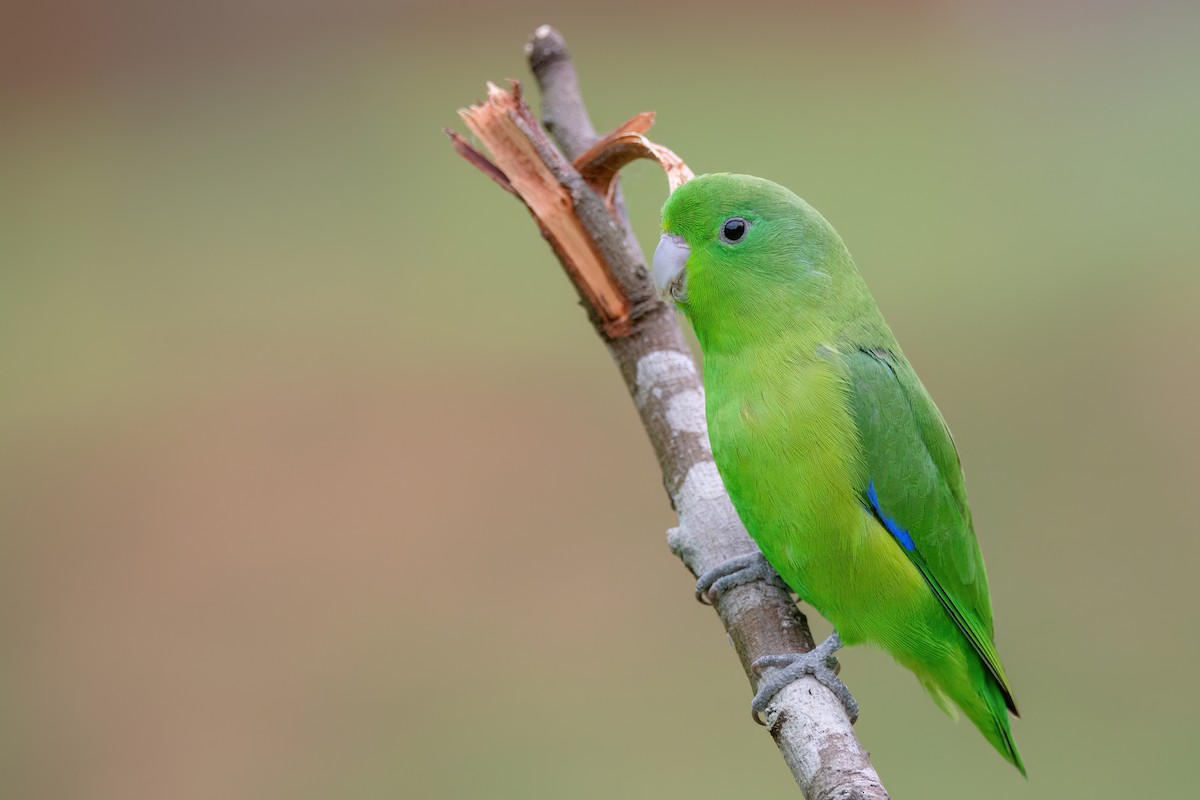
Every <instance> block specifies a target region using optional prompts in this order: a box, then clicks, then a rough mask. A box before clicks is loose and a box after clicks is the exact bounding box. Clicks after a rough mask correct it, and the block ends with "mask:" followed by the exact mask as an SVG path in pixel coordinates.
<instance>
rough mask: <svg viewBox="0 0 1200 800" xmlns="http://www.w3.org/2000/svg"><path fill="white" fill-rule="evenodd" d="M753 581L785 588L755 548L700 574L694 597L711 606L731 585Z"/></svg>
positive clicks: (780, 579) (772, 568) (781, 580)
mask: <svg viewBox="0 0 1200 800" xmlns="http://www.w3.org/2000/svg"><path fill="white" fill-rule="evenodd" d="M754 581H766V582H768V583H774V584H776V585H778V586H781V587H783V588H784V589H787V585H786V584H785V583H784V582H783V579H782V578H780V577H779V573H777V572H776V571H775V568H774V567H772V566H771V565H770V564H769V563H767V559H766V557H765V556H763V554H762V553H760V552H758V551H757V550H755V551H754V552H753V553H750V554H749V555H744V556H738V557H737V558H731V559H729V560H728V561H726V562H724V563H723V564H719V565H717V566H716V567H713V568H712V569H710V570H709V571H708V572H706V573H704V574H703V575H701V576H700V580H698V581H696V599H697V600H699V601H700V602H701V603H703V604H704V605H706V606H711V605H712V604H713V602H714V601H715V600H716V599H717V598H718V597H720V596H721V595H723V594H725V592H727V591H729V590H730V589H732V588H733V587H735V586H743V585H745V584H747V583H753V582H754Z"/></svg>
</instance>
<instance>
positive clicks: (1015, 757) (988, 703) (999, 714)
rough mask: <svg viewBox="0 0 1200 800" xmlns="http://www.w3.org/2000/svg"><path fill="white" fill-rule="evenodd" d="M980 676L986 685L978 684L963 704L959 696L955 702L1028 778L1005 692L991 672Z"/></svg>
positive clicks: (1001, 752) (1001, 753) (1008, 760)
mask: <svg viewBox="0 0 1200 800" xmlns="http://www.w3.org/2000/svg"><path fill="white" fill-rule="evenodd" d="M980 677H982V678H983V681H982V683H983V686H982V687H976V688H975V690H974V692H973V696H972V697H971V698H970V699H969V700H967V702H965V703H964V702H962V701H961V700H958V698H956V701H957V702H958V705H959V707H960V708H962V710H963V713H965V714H966V715H967V717H968V718H970V720H971V721H972V722H974V723H975V727H977V728H979V731H980V733H982V734H983V735H984V738H986V739H987V740H988V741H989V742H991V743H992V747H995V748H996V749H997V750H998V751H999V752H1000V755H1002V756H1004V759H1005V760H1006V761H1007V762H1008V763H1010V764H1012V765H1013V766H1014V767H1016V768H1017V769H1018V770H1020V772H1021V774H1022V775H1024V776H1025V777H1029V775H1028V774H1027V773H1026V772H1025V763H1024V762H1023V761H1022V760H1021V753H1020V752H1019V751H1018V750H1017V742H1016V739H1014V738H1013V734H1012V728H1011V727H1010V726H1009V717H1008V707H1007V705H1006V704H1005V700H1004V692H1003V690H1002V689H1001V688H1000V684H999V683H997V682H996V679H995V678H993V677H992V676H991V675H989V674H986V673H984V674H982V675H981V676H980ZM980 688H982V691H980Z"/></svg>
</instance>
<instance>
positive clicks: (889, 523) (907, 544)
mask: <svg viewBox="0 0 1200 800" xmlns="http://www.w3.org/2000/svg"><path fill="white" fill-rule="evenodd" d="M867 499H868V500H870V501H871V510H872V511H873V512H874V513H875V517H876V519H878V520H879V521H880V522H881V523H883V527H885V528H887V530H888V533H890V534H891V535H892V536H894V537H895V538H896V541H897V542H899V543H900V546H901V547H903V548H904V549H905V550H907V551H909V552H910V553H911V552H912V551H913V550H916V549H917V544H916V542H914V541H913V539H912V537H911V536H909V535H908V531H906V530H904V528H901V527H900V526H899V525H897V524H896V520H894V519H892V518H891V517H889V516H888V515H887V514H884V513H883V509H882V508H880V507H879V495H877V494H876V493H875V481H874V479H872V480H871V483H870V485H869V486H867Z"/></svg>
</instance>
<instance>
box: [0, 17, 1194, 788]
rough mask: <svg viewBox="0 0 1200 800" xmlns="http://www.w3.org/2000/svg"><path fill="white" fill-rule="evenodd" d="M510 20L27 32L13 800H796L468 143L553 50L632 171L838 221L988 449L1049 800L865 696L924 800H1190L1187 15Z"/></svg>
mask: <svg viewBox="0 0 1200 800" xmlns="http://www.w3.org/2000/svg"><path fill="white" fill-rule="evenodd" d="M501 5H504V4H494V3H487V2H482V0H479V1H478V2H466V3H455V2H442V3H432V2H419V3H405V2H402V1H398V2H390V3H384V2H380V1H378V0H352V2H336V3H335V2H321V0H308V1H307V2H304V3H295V2H282V0H259V1H258V2H252V3H245V2H242V0H237V2H235V0H220V1H219V2H215V3H213V2H209V3H202V2H192V1H190V0H189V1H186V2H185V0H176V2H173V3H160V4H146V3H139V2H136V0H108V2H106V3H103V4H91V3H86V2H84V0H57V2H51V3H40V4H33V3H28V4H27V6H28V7H26V8H24V9H14V10H11V11H6V12H5V14H6V15H8V22H6V23H4V24H0V31H2V32H0V39H3V41H0V45H3V46H2V47H0V53H2V54H3V55H0V59H2V61H0V64H2V65H3V68H0V76H3V77H0V81H3V83H2V84H0V101H2V102H3V109H4V111H3V118H4V123H3V124H2V125H0V720H2V721H0V794H2V795H3V796H4V797H12V798H89V799H90V800H94V799H96V798H163V797H170V798H181V799H184V800H187V799H189V798H212V797H228V798H235V797H236V798H326V797H354V798H396V797H401V798H436V799H439V800H440V799H441V798H474V797H489V798H508V797H511V798H561V797H570V798H601V797H604V798H607V797H670V798H676V797H678V798H688V799H689V800H699V798H723V797H728V796H731V795H732V796H751V795H752V794H753V795H755V796H760V797H795V796H796V794H797V793H796V791H795V789H794V786H793V785H792V784H791V780H790V776H789V775H788V773H787V771H786V769H785V767H784V765H783V763H782V761H781V760H780V759H779V757H778V755H777V754H776V752H775V750H774V747H773V746H772V744H771V741H770V739H769V737H768V736H767V735H766V733H764V731H763V730H762V729H761V728H758V727H756V726H754V725H753V724H752V723H751V722H750V719H749V714H748V712H747V705H748V702H749V697H750V695H749V687H748V686H747V685H746V681H745V678H744V677H743V676H742V674H741V672H740V670H739V668H738V666H737V663H736V660H735V658H734V656H733V653H732V652H731V650H730V648H729V646H728V644H727V643H726V640H725V636H724V634H723V632H722V631H721V629H720V627H719V624H718V623H717V621H716V619H715V617H714V616H713V614H712V613H711V612H710V611H708V610H706V609H704V608H702V607H700V606H699V605H697V604H696V603H695V602H694V601H693V600H692V596H691V578H690V576H689V575H688V574H687V573H686V571H685V570H684V569H683V567H682V566H681V565H680V564H679V563H678V562H677V561H676V560H675V559H674V558H673V557H672V556H671V555H670V553H669V552H668V550H667V547H666V544H665V539H664V531H665V529H666V528H667V527H668V526H669V525H670V524H671V523H672V520H673V516H672V514H671V511H670V508H669V506H668V504H667V501H666V498H665V495H664V494H663V491H662V489H661V487H660V484H659V476H658V475H657V468H656V464H655V461H654V458H653V456H652V453H651V452H650V449H649V447H648V445H647V443H646V442H645V441H644V438H643V436H642V433H641V430H640V427H639V424H638V421H637V417H636V415H635V413H634V412H633V409H632V406H631V404H630V402H629V400H628V398H627V397H626V396H625V394H624V389H623V388H622V386H621V385H620V382H619V380H618V379H617V376H616V373H615V370H614V369H613V367H612V365H611V364H610V363H609V361H608V357H607V355H606V354H605V352H604V350H603V348H602V346H601V345H600V343H599V342H598V341H597V340H596V339H595V337H594V335H593V334H592V332H591V330H590V328H589V327H588V325H587V324H586V322H585V319H584V315H583V313H582V312H581V311H580V310H579V308H578V307H577V305H576V303H575V298H574V295H573V293H572V290H571V289H570V287H569V285H568V283H567V281H566V280H565V279H564V278H563V276H562V275H561V274H560V273H559V270H558V266H557V263H556V262H555V261H554V259H553V257H552V256H551V254H550V252H549V250H548V249H547V248H546V246H545V244H544V243H543V242H542V240H541V238H540V237H539V236H538V235H537V232H536V230H535V228H534V226H533V225H532V223H531V222H530V220H529V219H528V215H527V214H526V212H525V211H524V210H523V209H522V208H521V207H520V206H519V204H518V203H516V202H514V201H513V200H512V199H511V198H509V197H507V196H505V195H504V194H503V193H502V192H500V191H499V190H497V189H496V187H495V186H493V185H492V184H491V183H490V182H488V181H487V180H486V179H484V178H483V177H482V176H480V175H478V174H476V173H475V172H474V171H473V170H471V169H470V168H469V167H468V166H467V165H466V164H465V163H463V162H461V161H460V160H459V159H458V158H457V157H456V156H455V155H454V154H453V153H452V151H451V149H450V148H449V147H448V146H447V144H446V142H445V140H444V138H443V137H442V134H441V133H440V130H439V129H440V128H441V127H442V126H445V125H457V124H458V121H457V118H456V116H455V114H454V111H455V109H456V108H457V107H458V106H461V105H464V104H466V103H468V102H470V101H471V100H472V99H475V98H477V97H480V96H481V95H482V93H483V83H484V81H485V80H488V79H492V80H497V81H500V80H503V79H505V78H507V77H524V76H525V75H526V74H527V73H526V68H525V65H524V62H523V57H522V54H521V46H522V44H523V42H524V40H525V37H526V35H527V34H528V33H529V32H530V31H531V30H532V29H533V28H534V27H535V26H536V25H538V24H540V23H542V22H553V23H554V24H556V25H558V26H559V27H560V28H561V29H562V30H563V31H564V33H565V34H566V36H567V38H568V41H569V42H570V44H571V45H572V47H573V50H574V53H575V56H576V59H577V62H578V64H579V66H580V69H581V71H582V74H583V79H584V85H585V89H586V92H587V96H588V99H589V101H590V103H591V107H592V110H593V113H594V117H595V119H596V123H597V125H598V126H599V127H602V128H605V127H611V126H612V125H615V124H616V123H618V122H620V121H622V120H623V119H625V118H626V117H628V116H629V115H631V114H633V113H634V112H637V111H641V110H645V109H654V110H657V111H658V112H659V124H658V126H657V127H656V129H655V136H656V137H657V138H658V139H659V140H661V141H663V142H664V143H666V144H668V145H669V146H670V147H672V148H674V149H675V150H676V151H677V152H679V153H680V154H681V155H682V156H683V157H684V158H686V159H687V160H688V161H689V163H690V164H691V165H692V166H693V167H694V168H695V169H696V170H697V172H706V171H718V170H731V171H743V172H751V173H756V174H760V175H763V176H767V177H771V178H773V179H775V180H778V181H780V182H781V183H784V184H786V185H788V186H790V187H792V188H794V189H795V190H797V191H798V192H799V193H801V194H802V195H803V196H805V197H806V198H807V199H808V200H809V201H810V202H812V203H813V204H814V205H815V206H817V207H818V208H819V209H820V210H821V211H822V212H824V213H825V215H826V216H828V217H829V219H830V220H832V221H833V223H834V224H835V225H836V226H837V227H838V229H839V231H840V232H841V233H842V235H843V236H844V237H845V239H846V241H847V242H848V243H849V245H850V248H851V250H852V251H853V252H854V253H855V255H856V258H857V260H858V263H859V265H860V267H861V269H862V271H863V272H864V274H865V275H866V277H867V280H868V282H869V283H870V285H871V286H872V288H873V290H874V292H875V294H876V297H877V299H878V300H879V302H880V305H881V306H882V307H883V309H884V311H885V313H886V314H887V316H888V319H889V320H890V321H891V323H892V325H893V327H894V328H895V330H896V332H897V334H898V336H899V337H900V339H901V341H902V343H903V344H904V347H905V349H906V352H907V353H908V355H909V356H910V358H911V359H912V361H913V362H914V363H915V364H916V366H917V368H918V370H919V371H920V372H921V374H922V376H923V378H924V380H925V382H926V384H927V385H928V386H929V388H930V390H931V391H932V392H933V394H934V396H935V397H936V398H937V400H938V402H939V404H940V406H941V408H942V410H943V411H944V413H945V414H946V416H947V417H948V419H949V421H950V423H951V425H952V426H953V428H954V430H955V432H956V434H957V437H958V441H959V445H960V448H961V450H962V453H963V458H964V461H965V464H966V469H967V474H968V479H969V486H970V490H971V497H972V500H973V508H974V511H975V517H976V521H977V524H978V528H979V534H980V537H981V539H982V541H983V546H984V551H985V553H986V555H987V558H988V564H989V567H990V570H991V576H992V591H993V597H994V603H995V607H996V616H997V638H998V642H999V646H1000V650H1001V652H1002V653H1003V654H1004V657H1005V659H1006V663H1007V665H1008V669H1009V672H1010V674H1011V676H1012V678H1013V682H1014V684H1015V686H1016V689H1017V695H1018V698H1019V700H1020V702H1021V707H1022V710H1023V712H1024V714H1025V718H1024V719H1023V720H1021V721H1019V722H1018V723H1017V724H1016V732H1017V737H1018V739H1019V741H1020V744H1021V746H1022V749H1023V750H1024V754H1025V758H1026V761H1027V763H1028V765H1029V772H1030V780H1029V782H1028V783H1026V782H1025V781H1023V780H1022V779H1020V778H1019V777H1018V776H1017V775H1016V773H1015V771H1013V770H1012V769H1011V768H1009V767H1007V766H1006V765H1004V764H1003V762H1002V761H1001V759H1000V758H999V756H997V755H996V754H995V753H993V752H991V751H990V749H989V748H988V746H987V745H986V743H985V742H984V741H983V739H982V738H981V737H980V736H979V735H978V734H977V733H976V732H975V731H974V730H973V729H972V728H971V727H970V726H969V725H968V724H967V723H965V722H962V723H959V724H957V725H956V724H954V723H953V722H951V721H950V720H948V719H946V718H945V717H944V716H943V715H942V714H941V713H940V712H939V711H938V710H937V709H936V708H935V707H934V705H933V704H932V703H931V702H929V700H928V699H927V698H926V697H925V696H924V695H923V694H922V692H921V690H920V688H919V687H918V685H917V683H916V681H915V680H913V678H912V677H911V676H910V675H909V674H908V673H907V672H905V671H904V670H902V669H901V668H899V667H897V666H896V665H895V664H893V663H892V662H891V660H890V659H889V658H888V657H886V656H885V655H883V654H881V653H878V652H873V651H869V650H852V651H849V652H846V653H844V654H843V665H844V672H843V675H844V677H845V678H846V679H847V681H848V682H849V684H850V686H851V688H852V689H853V691H854V692H855V694H856V695H857V697H858V699H859V700H860V702H861V703H862V706H863V709H864V711H863V715H862V719H861V721H860V722H859V724H858V731H859V734H860V736H861V737H862V739H863V741H864V742H865V744H866V746H867V747H868V748H869V749H870V750H871V753H872V756H873V758H874V761H875V763H876V765H877V766H878V768H879V771H880V773H881V775H882V776H883V777H884V779H885V782H886V783H887V785H888V787H889V788H890V789H891V791H892V793H893V795H894V796H895V797H898V798H900V797H921V798H927V799H933V798H960V797H972V798H1013V797H1031V798H1034V797H1041V798H1050V797H1054V798H1061V797H1088V798H1118V797H1126V796H1132V795H1135V794H1136V795H1144V794H1156V795H1158V794H1161V795H1164V796H1182V795H1184V794H1186V793H1187V792H1188V791H1191V790H1192V789H1193V788H1194V786H1193V785H1192V781H1191V777H1190V776H1191V774H1192V772H1193V770H1192V769H1191V765H1190V764H1189V763H1188V762H1187V759H1189V758H1191V757H1193V755H1194V751H1195V748H1196V745H1197V739H1196V733H1195V730H1196V729H1195V724H1194V720H1195V719H1196V717H1197V715H1200V692H1198V691H1197V689H1196V682H1195V677H1194V675H1195V665H1196V663H1197V660H1198V659H1200V646H1198V645H1197V640H1196V637H1195V631H1196V627H1197V621H1198V616H1200V614H1198V611H1200V603H1198V601H1197V599H1196V595H1195V593H1194V585H1195V582H1196V581H1195V572H1196V564H1197V559H1198V557H1200V536H1197V534H1196V530H1197V516H1196V513H1195V509H1196V499H1197V462H1196V451H1197V447H1198V445H1200V423H1198V422H1197V417H1196V411H1197V401H1198V399H1200V377H1198V371H1197V358H1198V357H1197V344H1198V343H1200V277H1198V276H1197V266H1198V261H1200V225H1197V222H1196V220H1197V212H1198V211H1200V202H1198V201H1197V199H1196V186H1197V183H1198V180H1200V157H1198V156H1197V150H1196V144H1197V141H1200V105H1198V104H1197V102H1196V87H1197V76H1198V75H1200V49H1198V48H1197V47H1196V46H1195V43H1196V40H1197V32H1198V31H1200V27H1198V24H1197V23H1198V21H1200V20H1198V16H1197V14H1196V12H1195V10H1194V9H1195V6H1194V4H1190V5H1191V8H1189V4H1183V3H1181V4H1179V5H1177V6H1171V5H1168V4H1163V3H1158V4H1146V3H1136V4H1135V3H1128V4H1122V3H1104V4H1097V3H1084V2H1078V3H1069V2H1068V3H1051V4H1046V3H1036V2H1022V3H1007V2H999V0H997V2H994V3H974V4H949V3H940V2H909V3H884V2H872V3H866V4H854V5H853V6H851V7H847V8H841V9H840V10H836V11H832V10H829V9H828V8H823V7H821V6H816V5H805V4H800V5H796V4H791V3H782V2H780V3H767V4H766V5H760V4H745V3H743V4H727V3H701V4H700V5H699V6H696V7H693V8H691V9H690V10H688V11H686V12H684V11H679V12H678V16H675V17H672V16H671V15H670V14H669V13H668V12H666V11H653V10H651V9H649V8H647V7H646V4H635V3H626V2H622V1H621V0H618V2H615V3H608V4H604V5H603V7H602V8H599V9H597V10H596V11H595V12H587V11H584V10H582V9H579V8H573V9H571V10H566V11H564V10H560V9H558V8H557V7H556V4H554V3H549V2H516V3H513V4H508V5H505V7H503V8H501V7H500V6H501ZM843 5H845V4H843ZM626 186H627V191H628V194H629V197H630V206H631V209H632V212H633V214H634V217H635V219H636V224H637V228H638V231H639V233H640V235H641V237H642V240H643V242H644V243H646V244H650V243H652V241H653V238H654V231H655V226H656V222H657V209H658V207H659V205H660V204H661V202H662V201H663V199H664V193H665V188H666V187H665V182H664V180H663V178H662V176H661V175H660V174H658V173H656V172H655V170H654V169H653V168H652V167H650V166H645V165H638V166H635V167H634V168H631V169H630V170H629V171H628V176H627V180H626ZM814 623H815V627H816V629H817V632H818V634H823V633H824V632H825V631H826V630H827V627H826V626H825V624H824V623H822V622H820V621H819V620H815V619H814Z"/></svg>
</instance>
